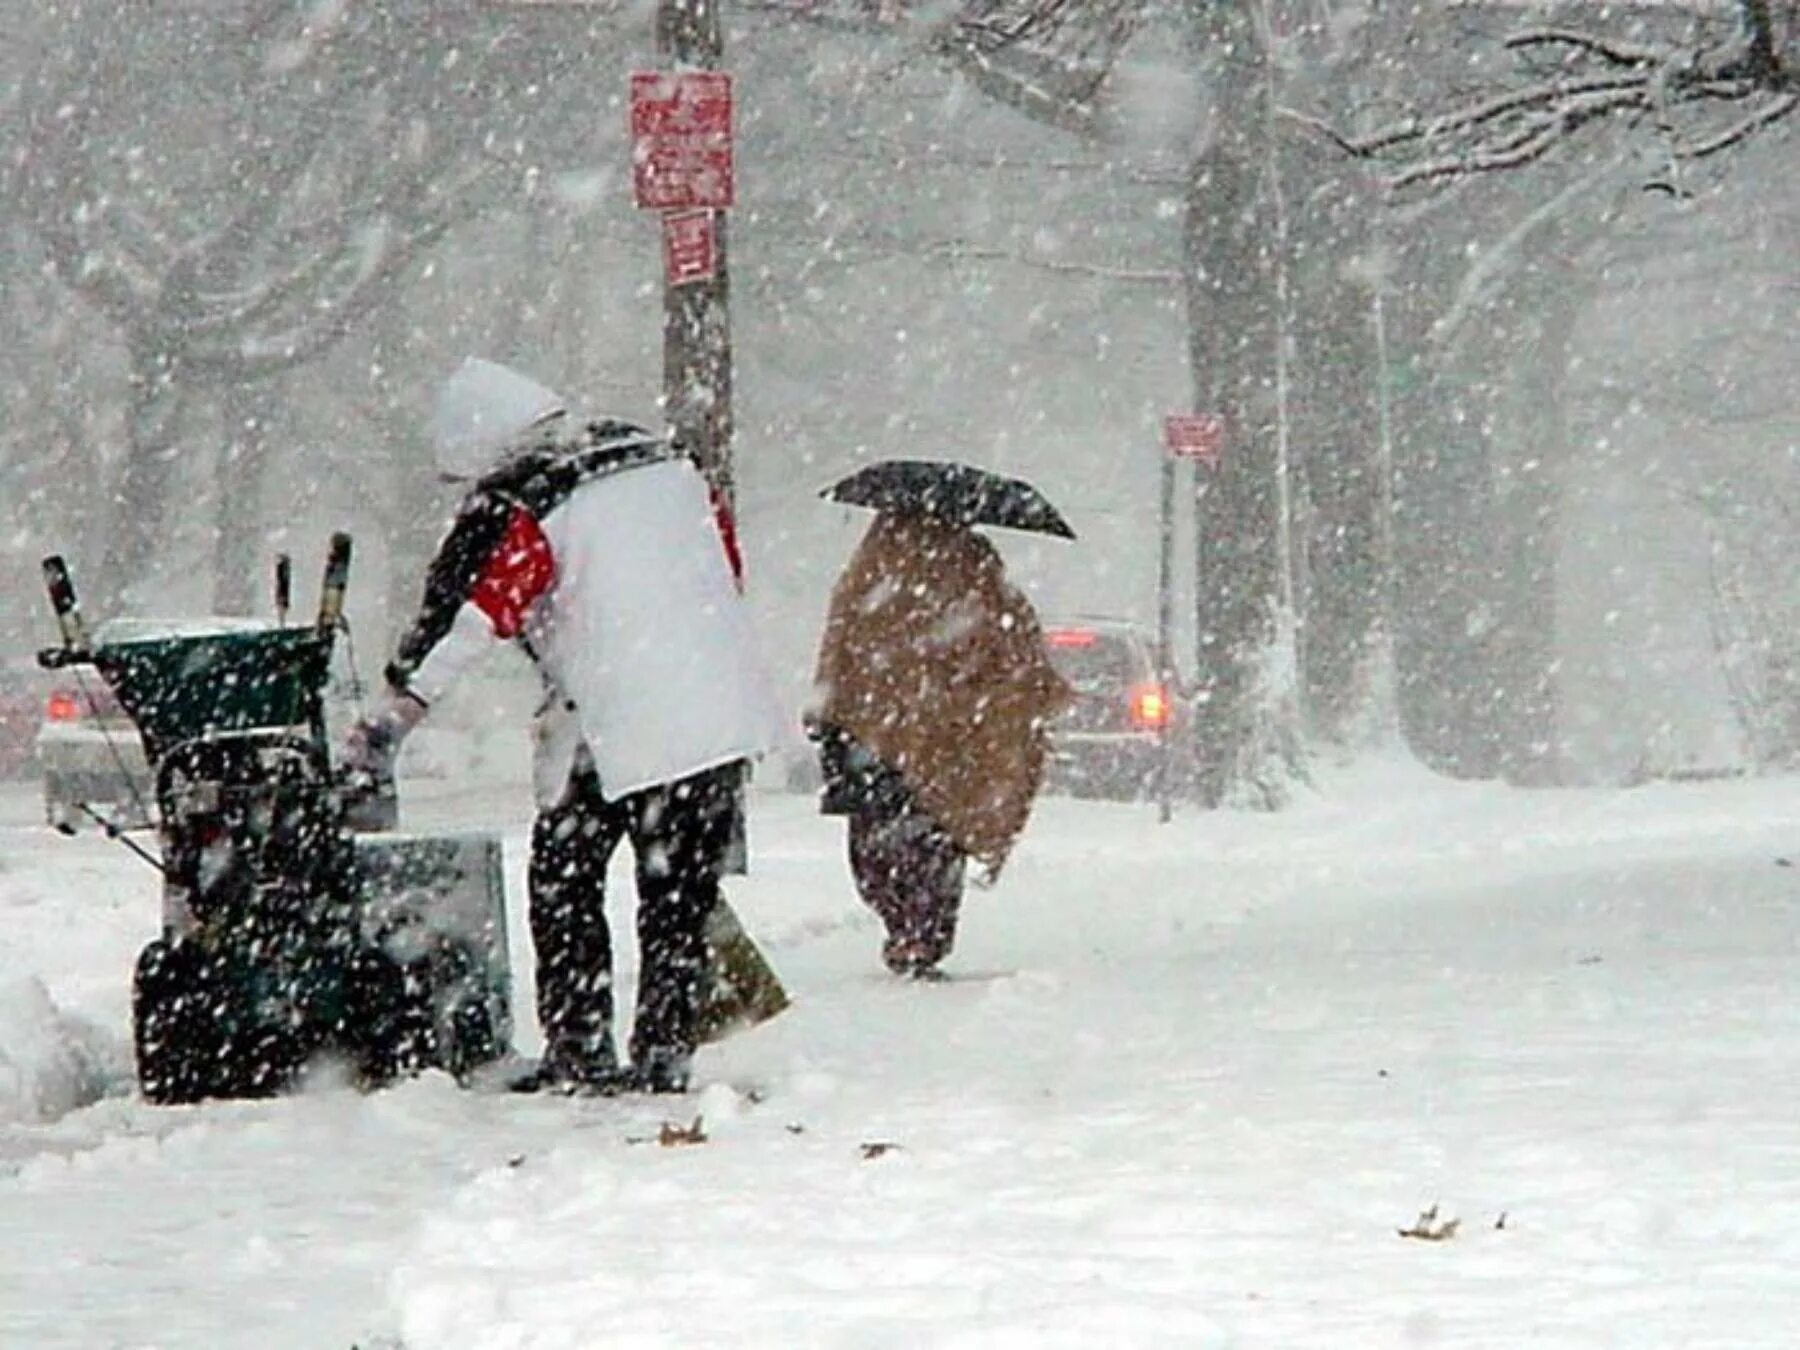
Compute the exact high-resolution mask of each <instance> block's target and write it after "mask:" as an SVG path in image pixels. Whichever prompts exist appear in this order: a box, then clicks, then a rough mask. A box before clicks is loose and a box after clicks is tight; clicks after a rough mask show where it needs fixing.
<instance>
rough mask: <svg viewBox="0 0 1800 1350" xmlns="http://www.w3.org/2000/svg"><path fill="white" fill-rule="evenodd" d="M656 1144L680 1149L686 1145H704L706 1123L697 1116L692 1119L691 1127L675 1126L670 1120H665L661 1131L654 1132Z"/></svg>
mask: <svg viewBox="0 0 1800 1350" xmlns="http://www.w3.org/2000/svg"><path fill="white" fill-rule="evenodd" d="M656 1142H657V1143H659V1144H661V1145H662V1146H663V1147H664V1148H682V1147H684V1146H685V1145H688V1144H704V1143H705V1142H706V1122H705V1121H703V1120H702V1119H701V1118H700V1117H699V1116H695V1117H694V1123H693V1124H692V1125H677V1124H676V1123H675V1122H674V1121H672V1120H665V1121H664V1122H663V1123H662V1129H660V1130H658V1131H657V1132H656Z"/></svg>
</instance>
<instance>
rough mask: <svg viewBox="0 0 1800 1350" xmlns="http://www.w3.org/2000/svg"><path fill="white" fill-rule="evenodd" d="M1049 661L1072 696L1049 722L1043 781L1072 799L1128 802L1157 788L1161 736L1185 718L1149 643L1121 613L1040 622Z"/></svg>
mask: <svg viewBox="0 0 1800 1350" xmlns="http://www.w3.org/2000/svg"><path fill="white" fill-rule="evenodd" d="M1044 645H1045V648H1046V650H1047V651H1048V652H1049V655H1050V662H1051V664H1052V665H1053V666H1055V667H1056V670H1057V672H1058V673H1059V674H1060V675H1061V676H1062V677H1063V679H1065V680H1067V681H1068V683H1069V685H1070V686H1071V687H1072V688H1073V689H1074V691H1075V702H1074V703H1073V704H1072V705H1071V706H1070V707H1069V708H1068V709H1066V710H1065V711H1064V712H1063V713H1062V714H1060V715H1059V716H1058V717H1057V718H1056V720H1055V721H1053V722H1052V723H1051V724H1050V727H1049V733H1050V765H1049V770H1048V773H1047V781H1046V787H1047V788H1048V789H1049V790H1050V791H1052V792H1064V793H1067V794H1069V795H1071V796H1078V797H1104V798H1110V799H1116V800H1123V801H1136V800H1141V799H1143V798H1146V797H1149V796H1152V795H1154V794H1155V792H1156V790H1157V783H1158V777H1157V775H1158V772H1159V769H1160V766H1161V763H1162V755H1163V748H1164V747H1163V738H1164V736H1165V734H1167V735H1169V736H1178V735H1179V733H1180V731H1181V729H1182V726H1183V725H1184V723H1185V717H1184V716H1183V714H1182V712H1181V707H1182V696H1181V693H1180V691H1179V690H1178V689H1173V688H1168V687H1165V685H1164V682H1163V681H1162V679H1161V678H1160V677H1159V676H1158V673H1157V662H1156V643H1155V640H1154V638H1153V637H1152V636H1151V634H1150V633H1149V631H1148V630H1147V629H1146V628H1144V627H1143V626H1142V625H1140V624H1137V623H1134V622H1133V621H1131V620H1129V619H1115V618H1081V619H1068V620H1062V621H1057V622H1046V624H1045V625H1044Z"/></svg>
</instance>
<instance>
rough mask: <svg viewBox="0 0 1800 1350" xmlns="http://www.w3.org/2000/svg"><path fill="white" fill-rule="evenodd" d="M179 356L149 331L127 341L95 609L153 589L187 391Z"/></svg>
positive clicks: (117, 605)
mask: <svg viewBox="0 0 1800 1350" xmlns="http://www.w3.org/2000/svg"><path fill="white" fill-rule="evenodd" d="M179 376H180V366H179V359H178V358H177V357H176V355H175V354H174V352H173V351H172V350H171V347H170V345H169V344H167V343H165V342H163V341H160V340H158V339H157V338H156V337H155V336H149V337H136V338H134V339H133V340H132V341H131V344H130V375H129V391H130V397H129V403H128V407H127V414H126V441H125V464H124V467H123V469H122V470H121V472H120V476H119V482H118V487H117V489H116V490H115V492H114V495H113V499H112V502H111V511H110V515H111V519H112V528H111V529H110V530H109V531H108V534H107V539H106V551H105V553H104V554H103V555H102V557H101V561H100V572H99V576H98V578H97V579H96V585H95V590H96V592H97V594H96V596H95V600H96V604H95V606H94V610H95V612H96V613H102V614H104V613H109V612H125V611H130V610H134V609H137V608H138V607H140V606H141V605H142V604H143V603H144V601H145V599H146V598H147V597H148V596H149V595H151V594H153V593H154V589H155V586H156V584H157V578H156V577H155V576H154V575H153V574H152V569H153V567H154V566H155V564H156V563H157V562H158V561H159V560H161V559H162V558H163V557H164V544H165V538H164V536H165V534H166V533H167V520H168V507H169V492H170V488H171V483H172V480H173V478H174V470H175V459H176V456H177V455H178V454H179V453H180V447H179V445H178V444H177V441H176V437H177V435H178V434H179V431H180V426H181V417H182V413H183V411H184V408H185V405H186V402H187V395H186V391H185V390H184V389H183V388H182V386H181V382H180V378H179Z"/></svg>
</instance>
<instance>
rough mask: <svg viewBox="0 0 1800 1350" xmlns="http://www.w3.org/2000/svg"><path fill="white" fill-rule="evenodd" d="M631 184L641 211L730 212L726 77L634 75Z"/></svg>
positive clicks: (691, 73) (639, 72)
mask: <svg viewBox="0 0 1800 1350" xmlns="http://www.w3.org/2000/svg"><path fill="white" fill-rule="evenodd" d="M631 182H632V188H633V190H634V191H635V193H636V195H637V204H638V205H639V206H640V207H642V208H643V209H644V210H646V211H689V210H694V209H696V208H700V207H705V208H707V209H709V210H714V211H723V210H725V209H726V208H727V207H729V206H730V205H731V204H732V200H733V190H734V186H735V185H734V184H733V181H732V164H731V76H730V75H728V74H726V73H725V72H724V71H720V70H684V71H677V72H673V73H664V72H660V71H654V70H634V71H633V72H632V73H631Z"/></svg>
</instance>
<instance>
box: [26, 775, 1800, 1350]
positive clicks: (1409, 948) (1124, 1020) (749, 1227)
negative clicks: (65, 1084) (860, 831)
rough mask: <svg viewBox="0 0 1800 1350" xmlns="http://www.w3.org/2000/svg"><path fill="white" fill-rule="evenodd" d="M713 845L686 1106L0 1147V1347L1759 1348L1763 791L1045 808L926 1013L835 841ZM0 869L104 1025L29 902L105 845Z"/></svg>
mask: <svg viewBox="0 0 1800 1350" xmlns="http://www.w3.org/2000/svg"><path fill="white" fill-rule="evenodd" d="M435 809H438V810H439V811H440V816H439V820H440V821H441V822H442V823H454V821H455V820H456V819H457V818H458V813H459V811H460V812H463V818H465V819H468V820H481V819H483V818H487V817H491V813H492V807H491V804H487V803H484V804H481V805H479V806H477V805H473V804H462V805H459V804H458V803H457V802H455V801H450V800H447V801H445V802H443V803H440V804H438V807H437V808H435ZM482 813H486V816H484V814H482ZM521 818H522V817H521ZM752 828H753V841H754V845H755V848H756V862H757V869H756V875H755V876H753V877H751V878H749V879H747V880H745V881H742V882H736V883H734V889H733V895H734V899H735V900H736V901H737V903H738V905H739V908H740V910H741V911H742V913H743V914H744V917H745V920H746V922H747V923H748V924H749V925H750V927H751V929H752V931H753V932H755V933H757V934H758V935H759V936H760V937H762V938H763V939H764V941H765V943H766V945H767V946H768V948H769V950H770V954H771V956H772V957H773V959H774V960H775V962H776V964H777V966H778V967H779V969H780V970H781V972H782V974H783V976H784V978H785V979H786V980H787V982H788V984H789V986H790V989H791V991H792V992H793V994H794V995H795V1007H794V1009H793V1010H792V1011H791V1012H790V1013H788V1014H787V1015H785V1016H784V1017H782V1018H781V1019H779V1020H778V1021H776V1022H775V1023H773V1024H771V1025H769V1026H768V1027H765V1028H763V1029H760V1030H758V1031H756V1032H754V1033H751V1034H748V1035H745V1036H742V1037H740V1038H738V1039H736V1040H734V1041H732V1042H730V1043H728V1044H726V1045H725V1046H722V1047H719V1048H717V1049H715V1050H712V1051H709V1052H708V1053H707V1054H706V1055H705V1056H704V1057H703V1060H702V1065H701V1069H702V1078H703V1079H704V1080H706V1082H707V1083H708V1084H710V1086H708V1087H706V1088H705V1089H703V1090H702V1091H701V1092H700V1093H698V1094H696V1095H695V1096H693V1097H691V1098H687V1099H681V1100H675V1101H660V1100H643V1099H638V1100H630V1101H621V1102H573V1103H571V1102H555V1101H538V1100H535V1099H529V1100H512V1099H504V1098H484V1097H478V1096H472V1095H470V1094H467V1093H461V1092H458V1091H456V1090H454V1089H453V1088H451V1087H450V1086H449V1085H448V1084H446V1083H445V1082H444V1081H443V1080H441V1079H430V1080H426V1081H421V1082H418V1083H414V1084H410V1085H407V1086H405V1087H403V1088H401V1089H398V1090H396V1091H392V1092H389V1093H384V1094H380V1095H378V1096H375V1097H370V1098H361V1097H357V1096H354V1095H352V1094H349V1093H347V1092H344V1091H342V1090H337V1089H332V1088H330V1087H329V1086H327V1087H325V1088H322V1089H321V1090H319V1091H316V1092H314V1093H311V1094H309V1095H306V1096H302V1097H299V1098H296V1099H293V1100H289V1101H283V1102H275V1103H248V1104H235V1105H227V1106H213V1107H206V1108H201V1109H197V1110H182V1111H153V1110H150V1109H149V1108H145V1107H143V1106H141V1105H139V1104H137V1103H135V1102H130V1101H125V1100H118V1099H111V1100H107V1101H103V1102H101V1103H99V1104H98V1105H96V1106H93V1107H90V1108H88V1109H86V1110H83V1111H77V1112H75V1113H74V1114H73V1115H70V1116H67V1117H65V1118H63V1119H61V1120H57V1121H53V1122H50V1123H47V1124H31V1125H27V1124H17V1123H15V1124H13V1125H10V1126H7V1127H5V1128H4V1130H3V1131H0V1344H6V1345H12V1344H19V1345H29V1346H52V1347H56V1346H70V1347H74V1346H82V1347H86V1346H96V1345H99V1346H108V1345H121V1346H123V1345H130V1346H139V1345H156V1346H160V1347H187V1346H196V1347H197V1346H207V1347H217V1346H234V1345H247V1346H248V1345H255V1346H258V1347H260V1348H262V1350H278V1348H279V1347H286V1346H296V1347H298V1346H306V1347H316V1346H348V1345H350V1344H353V1343H358V1344H362V1345H363V1346H365V1347H373V1346H375V1345H382V1344H387V1345H394V1344H399V1343H404V1344H405V1345H406V1346H407V1347H408V1350H435V1348H436V1347H448V1346H457V1347H520V1348H523V1347H564V1346H567V1347H586V1346H599V1345H606V1346H612V1345H625V1346H639V1345H642V1346H652V1345H668V1346H712V1345H717V1346H727V1345H730V1346H741V1345H752V1346H765V1345H766V1346H846V1347H848V1346H857V1347H862V1346H882V1345H892V1346H902V1345H904V1346H919V1345H927V1346H961V1345H968V1346H1007V1345H1031V1346H1038V1345H1049V1346H1057V1345H1075V1344H1082V1345H1088V1344H1092V1343H1094V1342H1095V1341H1096V1340H1104V1341H1105V1342H1106V1343H1108V1344H1117V1345H1132V1346H1138V1345H1143V1346H1161V1345H1200V1346H1205V1345H1218V1346H1269V1347H1295V1346H1334V1347H1336V1346H1390V1345H1391V1346H1403V1345H1415V1344H1432V1343H1441V1344H1455V1345H1458V1346H1496V1347H1498V1346H1515V1345H1519V1344H1524V1343H1531V1344H1543V1345H1567V1346H1601V1345H1608V1346H1611V1345H1623V1346H1635V1345H1645V1346H1662V1345H1673V1344H1681V1345H1718V1346H1734V1347H1736V1346H1776V1345H1785V1344H1788V1343H1790V1341H1791V1336H1790V1331H1789V1326H1790V1323H1791V1321H1792V1315H1793V1309H1794V1308H1795V1307H1800V1129H1797V1124H1800V1122H1797V1121H1796V1118H1795V1117H1796V1112H1795V1107H1796V1105H1797V1103H1796V1099H1795V1093H1794V1090H1793V1088H1792V1086H1791V1084H1792V1083H1793V1082H1795V1081H1796V1079H1797V1075H1796V1069H1797V1068H1800V1063H1797V1061H1800V1048H1797V1047H1800V1035H1797V1033H1800V1001H1797V1000H1796V999H1795V997H1794V996H1793V994H1792V992H1791V991H1792V989H1793V988H1794V985H1795V981H1794V979H1793V967H1794V963H1795V960H1796V956H1797V954H1800V953H1797V942H1796V934H1797V933H1800V925H1797V922H1796V920H1797V915H1800V870H1796V869H1787V868H1782V867H1778V866H1776V865H1774V864H1775V858H1776V856H1777V855H1778V854H1780V853H1781V852H1782V851H1783V849H1784V848H1795V847H1800V784H1797V783H1793V782H1776V783H1746V784H1714V785H1707V786H1695V787H1683V788H1655V789H1644V790H1639V791H1635V792H1569V793H1554V794H1553V793H1539V794H1527V793H1514V792H1508V791H1505V790H1503V789H1499V788H1494V787H1491V786H1468V785H1452V784H1444V783H1441V782H1438V781H1436V780H1429V779H1424V778H1423V777H1422V776H1419V775H1416V774H1414V773H1410V772H1406V771H1403V770H1399V769H1389V770H1384V771H1381V772H1379V773H1375V772H1371V771H1367V770H1365V771H1361V772H1360V773H1359V775H1358V776H1357V777H1356V778H1354V779H1353V780H1349V781H1347V782H1340V783H1337V784H1334V785H1333V786H1332V787H1331V789H1330V790H1329V791H1328V792H1326V793H1325V794H1324V795H1322V796H1321V797H1320V798H1318V799H1315V800H1312V801H1309V802H1307V803H1304V804H1303V805H1302V806H1301V807H1300V808H1299V809H1297V810H1295V811H1294V812H1291V813H1288V814H1286V815H1282V816H1275V817H1256V816H1235V815H1232V816H1223V815H1222V816H1210V817H1179V818H1178V819H1177V821H1176V823H1175V824H1174V825H1172V826H1169V827H1164V828H1159V827H1158V826H1157V825H1156V824H1155V823H1154V818H1153V815H1152V814H1151V813H1147V812H1144V811H1141V810H1129V809H1123V808H1108V807H1095V806H1091V805H1088V804H1082V803H1073V802H1062V801H1052V802H1048V803H1045V805H1044V808H1043V810H1042V812H1041V814H1040V817H1039V819H1038V820H1037V822H1036V824H1035V826H1034V830H1033V832H1032V833H1031V835H1030V836H1029V837H1028V840H1027V843H1026V846H1025V848H1024V849H1023V850H1022V852H1021V854H1020V856H1019V857H1018V858H1017V860H1016V861H1015V864H1014V866H1013V867H1012V868H1011V869H1010V870H1009V872H1008V874H1007V876H1006V877H1005V878H1004V879H1003V881H1002V882H1001V884H1000V885H999V886H998V887H997V888H996V889H994V890H993V891H991V892H974V893H972V894H971V896H970V899H969V902H968V906H967V909H966V915H967V918H966V930H965V935H964V938H963V941H962V943H961V945H960V946H959V950H958V955H957V957H956V958H955V960H954V961H953V963H952V964H953V967H954V968H955V969H957V970H960V971H961V972H963V973H964V974H965V976H967V977H968V978H964V979H962V980H959V981H953V982H950V983H947V984H943V985H933V986H913V985H905V984H900V983H897V982H894V981H892V980H891V979H889V978H888V977H886V976H885V975H881V974H879V973H878V967H877V962H876V959H875V949H876V945H877V942H876V932H875V928H874V926H873V923H872V921H871V920H869V919H868V918H867V917H866V916H864V915H863V914H862V913H861V912H860V911H859V910H858V909H857V907H856V906H855V904H854V901H853V900H852V899H851V898H850V891H849V881H848V877H847V874H846V872H845V869H844V866H843V862H842V857H841V850H842V843H841V825H839V824H837V823H836V822H829V821H821V820H819V819H817V818H816V817H813V816H812V815H811V814H810V811H809V810H808V807H807V803H805V802H804V801H802V800H799V799H788V798H777V797H771V798H766V799H763V800H761V801H759V803H758V808H757V812H756V815H755V817H754V819H753V826H752ZM11 842H12V840H11V838H10V837H9V839H8V841H7V843H8V844H10V843H11ZM0 846H4V845H0ZM21 847H22V848H24V849H25V850H26V853H27V855H28V859H29V860H28V861H20V862H19V865H16V866H9V869H8V870H7V871H5V872H0V962H4V963H5V964H3V965H0V970H4V971H6V972H8V973H11V974H17V973H19V972H18V970H17V968H16V966H15V962H16V961H18V960H20V959H23V960H26V961H29V962H33V963H35V964H34V965H32V966H30V967H29V968H28V969H29V973H30V975H31V976H32V978H34V979H37V980H41V982H42V984H43V986H44V987H45V988H46V989H47V991H48V996H49V997H50V998H53V999H54V1000H55V1001H56V1004H57V1005H58V1006H59V1008H61V1009H63V1010H64V1011H65V1012H66V1013H67V1015H70V1016H77V1017H85V1018H91V1019H93V1020H94V1021H96V1022H99V1023H100V1024H101V1025H102V1026H103V1027H109V1028H110V1029H111V1031H112V1032H113V1033H114V1034H122V1032H123V1024H122V1023H121V1022H120V1021H119V1020H118V1019H119V1017H120V1016H121V1005H120V1004H119V1003H118V1001H117V999H116V998H115V997H114V995H113V994H112V993H110V992H108V991H109V989H110V988H111V987H112V986H113V985H114V984H116V983H117V982H119V981H122V980H124V979H125V978H126V976H127V974H128V969H129V964H128V958H127V961H126V964H125V965H124V966H115V964H114V963H116V961H117V959H118V954H119V952H120V950H122V949H129V948H130V946H131V942H133V941H137V940H141V938H138V937H136V936H135V934H136V929H135V927H134V926H133V925H134V924H135V922H136V920H135V918H128V917H127V916H126V915H125V914H124V913H123V912H119V913H116V914H112V916H111V917H110V918H107V917H105V916H102V917H101V918H100V919H99V920H98V921H92V922H90V923H89V924H88V925H87V926H86V927H85V928H83V929H81V930H80V931H81V932H82V933H84V934H85V937H84V938H82V939H81V940H76V932H77V926H76V925H74V924H72V923H71V921H70V920H69V919H68V917H67V914H66V910H67V908H68V906H67V905H66V904H64V903H61V902H59V901H58V900H57V899H56V898H54V897H52V896H50V895H47V894H45V893H44V890H43V887H44V884H45V882H46V881H47V880H48V879H51V878H53V877H54V876H56V875H57V874H58V872H59V870H60V869H62V868H65V867H66V868H68V869H70V870H71V871H78V870H79V869H80V868H89V869H92V868H96V867H98V868H104V867H105V866H106V865H107V864H105V863H103V862H101V861H100V859H101V858H102V857H104V856H105V855H102V854H99V853H95V852H91V851H90V846H89V844H88V842H87V841H81V842H80V843H78V844H75V845H71V846H68V847H71V848H73V849H74V850H75V852H74V853H72V854H66V855H58V854H57V853H55V852H53V850H55V849H57V848H59V847H63V845H62V841H51V840H42V841H39V840H37V839H36V838H35V836H34V837H33V838H32V839H31V840H29V841H25V842H24V843H22V844H21ZM6 856H7V858H8V860H9V863H11V862H13V861H14V860H15V859H16V858H17V854H16V853H8V854H7V855H6ZM59 856H66V857H69V858H70V859H71V861H69V862H67V863H62V862H58V861H56V859H57V858H58V857H59ZM74 859H80V860H81V861H80V862H76V861H74ZM128 864H129V860H128V859H127V860H125V862H123V863H120V864H119V865H118V866H119V867H120V869H121V871H120V873H119V876H120V878H121V880H123V879H124V878H127V877H130V876H131V875H132V873H130V872H129V870H128V869H127V865H128ZM515 870H516V869H515ZM140 884H141V883H140ZM27 892H28V893H27ZM147 893H149V892H147ZM91 918H92V916H90V919H91ZM126 930H130V935H129V936H128V934H127V931H126ZM84 944H85V945H84ZM7 1031H8V1028H7V1027H6V1026H4V1025H0V1037H4V1036H5V1034H6V1033H7ZM696 1118H697V1119H698V1120H699V1122H700V1123H699V1129H698V1131H696V1132H694V1133H695V1134H697V1135H702V1136H704V1137H703V1138H700V1137H688V1136H689V1133H690V1131H692V1127H693V1126H694V1123H695V1120H696ZM9 1159H10V1161H9ZM1432 1206H1436V1221H1437V1222H1438V1223H1440V1224H1441V1223H1443V1222H1445V1221H1447V1220H1451V1219H1454V1220H1456V1221H1457V1226H1456V1229H1455V1231H1454V1234H1453V1235H1452V1236H1451V1237H1449V1239H1448V1240H1446V1241H1437V1242H1434V1241H1428V1240H1425V1239H1422V1238H1405V1237H1401V1236H1400V1235H1399V1232H1398V1230H1400V1229H1402V1228H1409V1227H1412V1226H1414V1224H1415V1222H1416V1221H1417V1220H1418V1219H1419V1217H1420V1215H1421V1212H1422V1211H1425V1210H1427V1209H1428V1208H1430V1207H1432Z"/></svg>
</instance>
